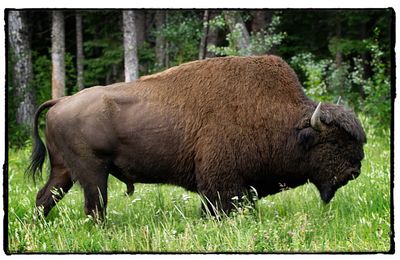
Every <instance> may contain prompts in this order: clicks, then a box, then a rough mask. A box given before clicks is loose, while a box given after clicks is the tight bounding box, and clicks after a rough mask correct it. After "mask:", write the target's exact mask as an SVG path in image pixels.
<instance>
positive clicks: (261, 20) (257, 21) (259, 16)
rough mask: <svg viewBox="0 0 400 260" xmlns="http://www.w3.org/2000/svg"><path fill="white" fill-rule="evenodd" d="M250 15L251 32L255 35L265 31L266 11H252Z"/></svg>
mask: <svg viewBox="0 0 400 260" xmlns="http://www.w3.org/2000/svg"><path fill="white" fill-rule="evenodd" d="M251 14H252V15H253V20H252V22H251V32H252V33H253V34H254V33H257V32H260V31H261V30H265V28H266V25H267V20H266V18H267V11H265V10H256V11H252V12H251Z"/></svg>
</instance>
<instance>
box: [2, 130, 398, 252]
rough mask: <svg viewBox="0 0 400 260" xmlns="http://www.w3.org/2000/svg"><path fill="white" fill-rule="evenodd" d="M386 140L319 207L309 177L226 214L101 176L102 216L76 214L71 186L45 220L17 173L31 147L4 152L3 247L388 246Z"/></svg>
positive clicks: (77, 191) (168, 190)
mask: <svg viewBox="0 0 400 260" xmlns="http://www.w3.org/2000/svg"><path fill="white" fill-rule="evenodd" d="M389 144H390V140H389V138H373V137H371V136H370V137H369V139H368V144H367V145H366V147H365V152H366V157H365V159H364V161H363V166H362V173H361V175H360V177H359V178H358V179H357V180H355V181H351V182H349V184H348V185H346V186H345V187H343V188H341V189H340V190H339V191H338V192H337V194H336V196H335V198H334V199H333V201H332V202H331V203H330V204H328V205H324V204H323V203H322V201H321V200H320V198H319V194H318V192H317V189H316V188H315V187H314V186H313V185H312V184H307V185H304V186H302V187H299V188H296V189H293V190H288V191H284V192H281V193H279V194H277V195H274V196H269V197H266V198H262V199H260V200H259V201H258V202H257V204H256V208H255V209H252V208H247V207H244V208H242V209H240V210H239V211H238V212H235V213H234V214H232V215H231V216H230V217H225V218H222V219H215V218H212V217H209V216H203V215H202V214H201V210H200V204H201V201H200V198H199V196H198V195H197V194H195V193H191V192H188V191H185V190H184V189H181V188H179V187H174V186H167V185H145V184H137V185H136V190H135V193H134V194H133V196H131V197H128V196H125V195H124V191H125V185H124V184H123V183H121V182H119V181H118V180H116V179H114V178H113V177H110V178H109V195H108V197H109V204H108V211H107V213H108V215H107V220H106V222H105V223H103V224H95V223H94V222H93V221H91V219H89V218H87V217H86V216H85V215H84V212H83V193H82V190H81V188H80V187H79V186H78V185H75V186H74V187H73V189H72V190H71V191H70V192H69V193H68V194H67V195H66V197H65V198H64V199H63V200H62V201H61V202H60V203H59V204H58V205H57V206H56V207H55V208H54V209H53V210H52V212H51V213H50V215H49V217H48V218H47V219H46V220H44V219H41V218H38V217H37V216H36V215H35V214H34V200H35V197H36V193H37V191H38V189H39V188H40V187H42V184H43V182H42V183H39V184H38V185H36V186H35V185H34V184H33V183H32V181H31V180H30V179H26V178H24V174H23V173H24V169H25V167H26V166H27V165H28V159H29V154H30V148H29V147H27V148H26V149H20V150H15V149H10V150H9V162H8V166H9V178H8V183H9V191H8V196H9V208H8V238H5V239H8V249H6V250H8V252H10V253H24V252H95V253H98V252H199V253H202V252H250V253H252V252H254V253H256V252H258V253H260V252H376V251H379V252H386V251H388V250H389V249H390V237H391V234H390V232H391V231H390V226H391V223H390V214H391V207H390V145H389Z"/></svg>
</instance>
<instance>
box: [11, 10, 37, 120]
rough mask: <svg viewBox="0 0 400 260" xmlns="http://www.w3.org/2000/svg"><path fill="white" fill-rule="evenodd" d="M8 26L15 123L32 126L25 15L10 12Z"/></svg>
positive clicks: (31, 77)
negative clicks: (15, 112) (14, 100)
mask: <svg viewBox="0 0 400 260" xmlns="http://www.w3.org/2000/svg"><path fill="white" fill-rule="evenodd" d="M8 26H9V27H8V35H9V42H10V47H11V59H12V61H13V72H14V73H13V83H14V88H15V90H16V92H15V93H16V100H17V103H18V105H17V114H16V121H17V124H18V125H25V126H32V124H33V115H34V107H35V106H34V104H35V100H34V94H33V92H32V89H31V83H32V79H33V75H32V54H31V47H30V39H29V36H28V27H27V24H26V17H25V13H24V12H21V11H10V12H9V14H8Z"/></svg>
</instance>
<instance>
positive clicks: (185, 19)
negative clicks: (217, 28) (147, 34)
mask: <svg viewBox="0 0 400 260" xmlns="http://www.w3.org/2000/svg"><path fill="white" fill-rule="evenodd" d="M201 33H202V21H201V20H200V19H199V18H198V17H197V16H196V13H194V12H182V11H169V12H168V19H167V22H166V24H165V25H164V26H163V27H162V29H161V30H159V31H157V30H154V31H153V35H155V36H156V35H161V36H163V37H164V38H165V41H166V42H167V46H166V52H167V55H168V60H169V64H167V65H169V67H172V66H175V65H179V64H181V63H183V62H186V61H191V60H196V59H197V58H198V56H199V54H198V51H199V42H200V38H201Z"/></svg>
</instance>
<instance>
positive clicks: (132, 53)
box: [122, 11, 139, 82]
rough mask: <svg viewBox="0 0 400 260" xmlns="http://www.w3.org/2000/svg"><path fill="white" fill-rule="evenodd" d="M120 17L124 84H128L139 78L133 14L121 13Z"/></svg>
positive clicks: (131, 12) (132, 12) (129, 12)
mask: <svg viewBox="0 0 400 260" xmlns="http://www.w3.org/2000/svg"><path fill="white" fill-rule="evenodd" d="M122 15H123V26H124V65H125V82H129V81H132V80H135V79H137V78H138V76H139V66H138V58H137V39H136V25H135V12H134V11H122Z"/></svg>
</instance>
